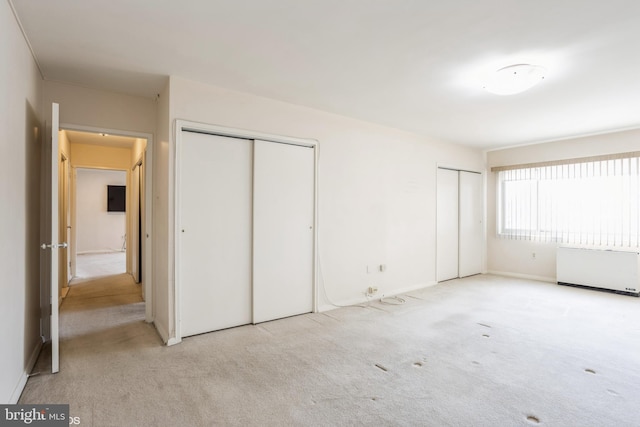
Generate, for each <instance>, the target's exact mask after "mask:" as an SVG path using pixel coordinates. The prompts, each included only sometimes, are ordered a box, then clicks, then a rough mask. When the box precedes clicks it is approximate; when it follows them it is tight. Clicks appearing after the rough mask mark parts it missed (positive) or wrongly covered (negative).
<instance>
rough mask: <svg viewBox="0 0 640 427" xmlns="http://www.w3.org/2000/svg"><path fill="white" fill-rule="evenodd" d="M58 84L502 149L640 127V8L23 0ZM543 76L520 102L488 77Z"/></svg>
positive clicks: (621, 4) (585, 3)
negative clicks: (262, 104) (254, 108)
mask: <svg viewBox="0 0 640 427" xmlns="http://www.w3.org/2000/svg"><path fill="white" fill-rule="evenodd" d="M10 1H11V2H12V3H13V5H14V8H15V10H16V12H17V15H18V17H19V20H20V21H21V23H22V25H23V27H24V30H25V33H26V35H27V38H28V40H29V42H30V43H31V45H32V48H33V51H34V52H35V55H36V57H37V60H38V62H39V64H40V67H41V69H42V72H43V74H44V77H45V78H46V79H49V80H58V81H65V82H71V83H75V84H79V85H84V86H89V87H95V88H102V89H108V90H113V91H117V92H123V93H129V94H137V95H142V96H147V97H152V96H154V95H155V94H156V93H158V92H159V91H160V90H161V88H162V87H163V85H164V82H165V77H166V76H167V75H178V76H182V77H185V78H189V79H193V80H198V81H201V82H205V83H209V84H213V85H217V86H222V87H226V88H230V89H236V90H239V91H244V92H249V93H254V94H257V95H262V96H266V97H270V98H275V99H280V100H283V101H288V102H292V103H295V104H300V105H306V106H310V107H314V108H318V109H321V110H325V111H329V112H334V113H338V114H343V115H346V116H351V117H355V118H359V119H363V120H367V121H371V122H376V123H380V124H384V125H388V126H392V127H396V128H400V129H405V130H408V131H412V132H416V133H419V134H422V135H427V136H432V137H435V138H439V139H442V140H445V141H450V142H456V143H460V144H465V145H470V146H476V147H482V148H492V147H499V146H509V145H517V144H524V143H530V142H539V141H545V140H553V139H560V138H566V137H570V136H575V135H585V134H592V133H600V132H607V131H613V130H619V129H628V128H636V127H640V1H637V0H608V1H602V0H536V1H531V0H529V1H526V0H480V1H479V0H243V1H237V0H199V1H198V0H181V1H168V0H162V1H159V0H91V1H77V0H56V1H51V0H10ZM523 62H524V63H536V64H539V65H544V66H545V67H547V69H548V74H547V77H546V79H545V80H544V82H542V83H541V84H539V85H538V86H536V87H535V88H533V89H532V90H531V91H529V92H525V93H523V94H519V95H513V96H508V97H500V96H496V95H492V94H489V93H488V92H486V91H485V90H484V89H483V88H482V84H483V75H485V74H486V73H488V72H491V71H493V70H496V69H498V68H501V67H503V66H505V65H510V64H515V63H523Z"/></svg>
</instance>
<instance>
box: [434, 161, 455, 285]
mask: <svg viewBox="0 0 640 427" xmlns="http://www.w3.org/2000/svg"><path fill="white" fill-rule="evenodd" d="M436 203H437V206H436V224H437V225H436V229H437V232H436V247H437V253H436V256H437V267H436V274H437V278H436V279H437V281H438V282H442V281H444V280H449V279H455V278H457V277H458V236H459V235H458V207H459V206H458V171H453V170H449V169H438V176H437V201H436Z"/></svg>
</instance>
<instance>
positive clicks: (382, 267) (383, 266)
mask: <svg viewBox="0 0 640 427" xmlns="http://www.w3.org/2000/svg"><path fill="white" fill-rule="evenodd" d="M378 269H379V270H380V272H381V273H384V272H385V271H386V270H387V264H380V266H379V267H378Z"/></svg>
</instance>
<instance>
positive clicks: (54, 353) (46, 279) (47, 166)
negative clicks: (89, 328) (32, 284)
mask: <svg viewBox="0 0 640 427" xmlns="http://www.w3.org/2000/svg"><path fill="white" fill-rule="evenodd" d="M51 109H52V114H51V135H50V141H51V142H50V143H49V141H45V143H44V147H45V149H44V153H43V179H42V184H43V186H42V189H43V190H42V191H43V209H42V211H41V212H42V216H43V221H42V226H43V233H42V243H41V248H42V251H41V254H42V257H41V282H42V285H41V286H42V288H43V299H42V310H43V313H42V317H43V319H44V321H43V329H45V330H43V334H44V335H45V337H46V338H49V339H50V340H51V372H52V373H56V372H58V371H59V370H60V359H59V355H60V351H59V336H58V307H59V297H60V289H59V288H58V267H59V265H58V262H59V250H60V248H66V247H67V244H66V243H59V241H58V239H59V228H60V224H59V222H58V213H59V212H58V205H59V203H58V187H59V178H58V161H59V159H58V131H59V127H60V125H59V106H58V104H56V103H54V104H52V106H51ZM47 131H48V129H47ZM47 136H49V134H48V132H47ZM47 335H48V336H47Z"/></svg>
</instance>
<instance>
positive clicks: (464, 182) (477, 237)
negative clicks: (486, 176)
mask: <svg viewBox="0 0 640 427" xmlns="http://www.w3.org/2000/svg"><path fill="white" fill-rule="evenodd" d="M459 179H460V185H459V200H460V209H459V211H460V217H459V223H460V231H459V232H460V237H459V260H458V274H459V275H460V277H466V276H471V275H473V274H480V273H481V272H482V254H483V236H482V175H480V174H479V173H473V172H465V171H460V178H459Z"/></svg>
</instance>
